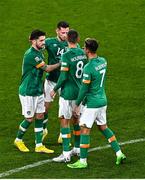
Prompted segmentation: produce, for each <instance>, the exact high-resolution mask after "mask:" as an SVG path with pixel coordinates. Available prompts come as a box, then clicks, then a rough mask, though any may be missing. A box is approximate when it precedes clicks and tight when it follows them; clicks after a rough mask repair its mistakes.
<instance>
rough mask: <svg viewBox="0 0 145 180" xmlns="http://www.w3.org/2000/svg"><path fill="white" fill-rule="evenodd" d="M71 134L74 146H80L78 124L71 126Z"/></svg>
mask: <svg viewBox="0 0 145 180" xmlns="http://www.w3.org/2000/svg"><path fill="white" fill-rule="evenodd" d="M73 128H74V131H73V136H74V147H76V148H79V147H80V126H79V125H78V124H76V125H74V126H73Z"/></svg>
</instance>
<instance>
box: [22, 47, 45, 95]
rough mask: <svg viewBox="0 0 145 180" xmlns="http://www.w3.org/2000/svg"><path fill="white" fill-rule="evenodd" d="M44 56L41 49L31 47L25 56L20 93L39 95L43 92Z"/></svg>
mask: <svg viewBox="0 0 145 180" xmlns="http://www.w3.org/2000/svg"><path fill="white" fill-rule="evenodd" d="M43 60H44V56H43V54H42V52H41V51H37V50H36V49H35V48H33V47H31V48H30V49H28V50H27V51H26V52H25V54H24V58H23V65H22V79H21V84H20V86H19V94H21V95H23V96H39V95H41V94H43V81H42V76H43V70H42V69H41V66H43V65H44V61H43Z"/></svg>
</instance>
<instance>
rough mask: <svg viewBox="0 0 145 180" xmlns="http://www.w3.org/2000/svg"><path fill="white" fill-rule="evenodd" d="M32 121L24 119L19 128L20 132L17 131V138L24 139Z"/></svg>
mask: <svg viewBox="0 0 145 180" xmlns="http://www.w3.org/2000/svg"><path fill="white" fill-rule="evenodd" d="M30 124H31V122H29V121H27V120H26V119H24V120H23V121H22V122H21V124H20V126H19V130H18V133H17V138H18V139H22V138H23V136H24V134H25V132H26V131H27V129H28V127H29V126H30Z"/></svg>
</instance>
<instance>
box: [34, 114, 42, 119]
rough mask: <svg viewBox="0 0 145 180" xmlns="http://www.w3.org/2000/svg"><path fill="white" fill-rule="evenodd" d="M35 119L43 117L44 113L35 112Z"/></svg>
mask: <svg viewBox="0 0 145 180" xmlns="http://www.w3.org/2000/svg"><path fill="white" fill-rule="evenodd" d="M36 119H44V113H38V114H36Z"/></svg>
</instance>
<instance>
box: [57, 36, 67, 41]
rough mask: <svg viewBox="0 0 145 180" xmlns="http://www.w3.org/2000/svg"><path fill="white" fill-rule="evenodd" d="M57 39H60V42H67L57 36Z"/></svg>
mask: <svg viewBox="0 0 145 180" xmlns="http://www.w3.org/2000/svg"><path fill="white" fill-rule="evenodd" d="M57 39H58V41H62V42H63V41H65V40H63V39H61V38H60V37H59V36H57Z"/></svg>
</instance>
